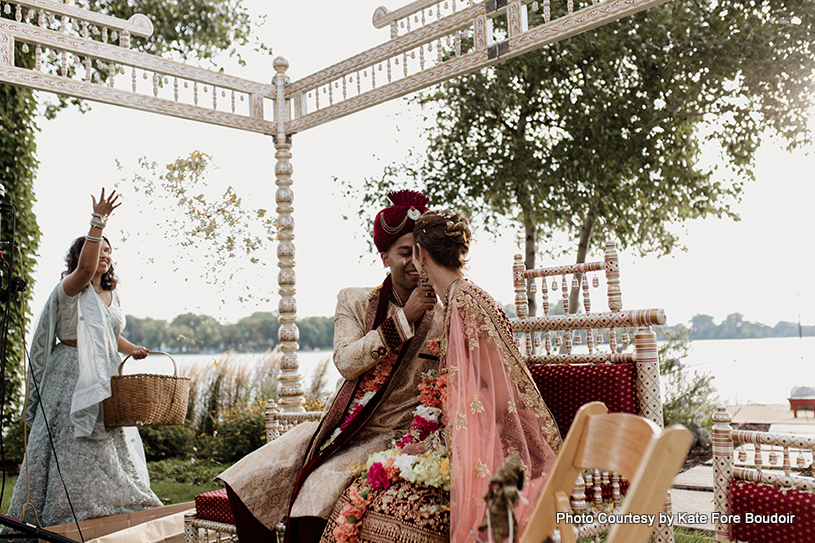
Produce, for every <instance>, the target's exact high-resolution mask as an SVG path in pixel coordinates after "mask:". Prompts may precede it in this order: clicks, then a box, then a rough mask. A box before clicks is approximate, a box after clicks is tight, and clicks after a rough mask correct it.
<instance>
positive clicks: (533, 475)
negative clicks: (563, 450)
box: [441, 281, 561, 543]
mask: <svg viewBox="0 0 815 543" xmlns="http://www.w3.org/2000/svg"><path fill="white" fill-rule="evenodd" d="M445 329H446V330H447V336H446V338H444V339H443V341H442V345H441V348H442V355H443V361H442V365H443V366H444V365H446V371H447V373H448V385H447V386H448V389H447V404H446V409H445V411H446V416H447V428H448V429H449V432H450V436H451V440H450V441H451V443H450V449H451V453H452V468H451V490H450V509H451V517H450V541H451V542H452V543H462V542H470V541H473V540H474V538H473V537H472V536H471V535H470V531H471V530H472V531H473V532H475V533H478V531H477V528H478V525H479V524H480V523H481V521H482V520H483V518H484V510H485V509H486V503H485V501H484V494H485V493H486V492H487V488H488V485H489V481H490V477H491V476H492V475H493V474H494V473H495V472H496V470H498V469H499V468H500V467H501V466H502V465H503V464H504V462H505V461H506V459H507V458H509V457H510V456H511V455H512V454H513V453H514V452H518V453H519V454H520V456H521V459H522V462H523V466H524V471H525V473H526V482H525V485H524V488H523V494H524V497H525V498H526V500H527V501H528V504H524V503H523V502H522V503H521V504H520V505H519V507H518V508H517V509H516V515H517V517H518V520H519V529H520V530H523V528H524V527H525V525H526V522H527V521H528V517H529V515H531V513H532V509H533V507H534V504H535V503H536V502H537V498H538V496H539V494H540V492H541V490H543V484H544V481H545V479H546V476H547V473H549V471H551V469H552V467H553V466H554V462H555V455H556V453H557V451H558V450H559V449H560V445H561V437H560V432H559V431H558V428H557V424H556V423H555V420H554V418H553V417H552V414H551V412H550V411H549V409H548V408H547V407H546V404H545V403H544V401H543V399H542V398H541V396H540V393H539V392H538V389H537V387H536V386H535V384H534V382H533V381H532V377H531V376H530V374H529V371H528V370H527V368H526V366H525V365H524V363H523V362H522V360H521V355H520V353H519V351H518V348H517V346H516V343H515V339H514V338H513V335H512V331H511V329H510V326H509V320H508V319H507V316H506V314H505V313H504V311H503V309H501V307H500V306H499V305H498V304H497V303H496V302H495V300H494V299H493V298H492V297H491V296H490V295H489V294H487V293H486V292H484V291H483V290H482V289H481V288H479V287H477V286H476V285H474V284H472V283H470V282H467V281H461V282H460V283H458V285H457V287H456V289H455V293H454V295H453V300H452V301H451V302H450V303H449V306H448V307H447V309H446V314H445Z"/></svg>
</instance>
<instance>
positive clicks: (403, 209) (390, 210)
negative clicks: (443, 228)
mask: <svg viewBox="0 0 815 543" xmlns="http://www.w3.org/2000/svg"><path fill="white" fill-rule="evenodd" d="M388 198H389V199H390V201H391V202H393V205H392V206H390V207H386V208H385V209H383V210H382V211H380V212H379V213H377V214H376V219H374V245H376V248H377V249H379V252H380V253H384V252H386V251H387V250H388V248H390V246H391V245H392V244H393V242H394V241H396V240H397V239H399V238H401V237H402V236H404V235H405V234H408V233H411V232H413V225H414V224H415V222H416V219H418V218H419V217H420V216H421V214H422V213H424V212H425V211H427V202H428V201H429V199H428V197H427V196H425V195H424V194H422V193H420V192H416V191H413V190H400V191H399V192H391V193H389V194H388Z"/></svg>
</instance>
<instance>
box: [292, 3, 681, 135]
mask: <svg viewBox="0 0 815 543" xmlns="http://www.w3.org/2000/svg"><path fill="white" fill-rule="evenodd" d="M664 1H665V0H603V1H602V2H597V1H596V0H595V1H594V2H592V1H591V0H584V1H583V2H582V7H581V3H580V2H579V0H578V2H577V3H576V2H574V1H573V0H554V1H552V2H551V4H552V5H554V6H556V7H558V8H561V11H563V13H564V14H563V15H562V16H560V17H557V18H554V17H553V16H552V12H553V9H552V6H550V1H549V0H545V1H543V2H537V1H534V2H533V1H531V0H487V1H481V2H474V1H473V0H469V1H468V0H463V1H462V0H458V1H457V2H456V1H453V0H417V1H416V2H413V3H411V4H409V5H407V6H405V7H403V8H400V9H398V10H396V11H395V12H393V13H391V12H389V11H388V10H387V9H385V8H379V9H377V10H376V12H375V13H374V16H373V24H374V26H376V27H378V28H384V27H386V26H387V27H389V28H390V33H391V39H390V40H389V41H387V42H385V43H384V44H382V45H380V46H378V47H375V48H373V49H369V50H368V51H365V52H363V53H360V54H358V55H355V56H353V57H351V58H349V59H346V60H344V61H342V62H340V63H338V64H335V65H333V66H331V67H329V68H326V69H324V70H321V71H319V72H317V73H315V74H313V75H310V76H308V77H305V78H303V79H301V80H299V81H295V82H294V83H292V84H291V85H289V86H288V87H287V88H286V98H287V99H291V100H292V102H293V104H294V110H293V118H292V120H291V121H290V122H289V123H288V124H287V131H288V132H289V133H295V132H301V131H303V130H306V129H308V128H312V127H314V126H317V125H319V124H322V123H324V122H328V121H330V120H333V119H336V118H339V117H343V116H345V115H349V114H351V113H354V112H356V111H360V110H362V109H366V108H369V107H372V106H374V105H377V104H380V103H383V102H386V101H389V100H392V99H394V98H398V97H400V96H404V95H406V94H410V93H412V92H415V91H417V90H420V89H423V88H426V87H429V86H432V85H435V84H437V83H441V82H443V81H447V80H449V79H452V78H455V77H457V76H460V75H464V74H467V73H470V72H473V71H476V70H479V69H482V68H485V67H487V66H490V65H492V64H495V63H497V62H500V61H502V60H505V59H508V58H511V57H515V56H518V55H521V54H523V53H526V52H529V51H532V50H534V49H538V48H540V47H543V46H544V45H547V44H550V43H554V42H556V41H559V40H562V39H565V38H568V37H570V36H573V35H575V34H579V33H581V32H585V31H586V30H589V29H591V28H595V27H597V26H600V25H603V24H605V23H608V22H611V21H613V20H616V19H619V18H621V17H624V16H627V15H630V14H633V13H636V12H638V11H642V10H644V9H646V8H648V7H651V6H654V5H657V4H661V3H663V2H664ZM575 4H577V6H576V5H575ZM529 10H532V12H533V13H538V14H540V15H541V17H535V18H534V19H539V20H541V21H542V22H541V24H539V25H537V26H535V27H533V28H529V24H528V21H529V20H530V16H529Z"/></svg>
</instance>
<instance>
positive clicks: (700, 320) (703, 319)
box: [690, 313, 815, 340]
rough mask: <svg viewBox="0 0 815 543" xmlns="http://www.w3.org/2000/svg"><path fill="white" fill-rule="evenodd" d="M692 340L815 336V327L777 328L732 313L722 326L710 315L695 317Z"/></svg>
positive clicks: (790, 325) (782, 325)
mask: <svg viewBox="0 0 815 543" xmlns="http://www.w3.org/2000/svg"><path fill="white" fill-rule="evenodd" d="M690 330H691V333H690V339H691V340H695V339H751V338H765V337H798V335H799V333H800V335H801V336H815V326H800V327H799V325H798V323H797V322H785V321H781V322H779V323H777V324H776V325H775V326H768V325H766V324H762V323H760V322H750V321H746V320H744V315H742V314H741V313H731V314H730V315H728V316H727V317H726V318H725V319H724V320H723V321H722V323H721V324H716V323H714V322H713V317H711V316H710V315H695V316H694V317H693V318H692V319H691V322H690Z"/></svg>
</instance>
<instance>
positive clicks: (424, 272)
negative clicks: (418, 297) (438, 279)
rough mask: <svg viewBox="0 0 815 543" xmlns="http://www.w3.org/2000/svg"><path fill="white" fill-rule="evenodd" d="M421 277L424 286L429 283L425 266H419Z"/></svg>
mask: <svg viewBox="0 0 815 543" xmlns="http://www.w3.org/2000/svg"><path fill="white" fill-rule="evenodd" d="M419 277H421V279H422V286H425V285H427V281H428V277H427V270H426V269H424V267H421V268H419Z"/></svg>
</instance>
